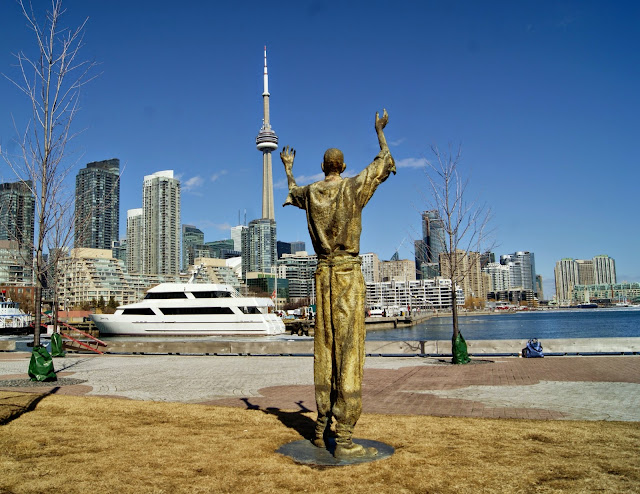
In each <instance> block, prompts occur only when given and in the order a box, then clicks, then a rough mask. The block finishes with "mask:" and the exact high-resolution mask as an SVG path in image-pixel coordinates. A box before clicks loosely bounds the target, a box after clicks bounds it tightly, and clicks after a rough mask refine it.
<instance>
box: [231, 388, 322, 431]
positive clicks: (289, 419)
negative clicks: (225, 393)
mask: <svg viewBox="0 0 640 494" xmlns="http://www.w3.org/2000/svg"><path fill="white" fill-rule="evenodd" d="M242 401H244V403H245V405H246V406H247V410H260V411H261V412H262V413H266V414H267V415H274V416H275V417H277V418H278V420H279V421H280V422H281V423H282V424H283V425H284V426H286V427H288V428H289V429H293V430H294V431H296V432H297V433H298V434H300V435H301V436H302V437H303V438H304V439H307V440H308V441H312V440H313V438H314V437H315V429H316V422H315V420H313V419H311V418H309V417H307V416H306V415H305V414H306V413H309V412H313V410H310V409H309V408H307V407H306V406H304V405H303V403H304V402H303V401H296V405H298V407H300V410H297V411H294V412H287V411H284V410H280V409H279V408H275V407H267V408H260V407H259V406H258V405H254V404H253V403H251V402H250V401H249V398H242Z"/></svg>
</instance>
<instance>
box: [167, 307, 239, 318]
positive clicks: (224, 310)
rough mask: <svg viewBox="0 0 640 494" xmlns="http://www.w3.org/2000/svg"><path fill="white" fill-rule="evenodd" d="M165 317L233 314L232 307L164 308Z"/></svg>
mask: <svg viewBox="0 0 640 494" xmlns="http://www.w3.org/2000/svg"><path fill="white" fill-rule="evenodd" d="M160 310H161V311H162V313H163V314H164V315H165V316H183V315H190V314H196V315H197V314H233V311H232V310H231V308H230V307H163V308H161V309H160Z"/></svg>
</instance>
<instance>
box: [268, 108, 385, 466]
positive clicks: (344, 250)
mask: <svg viewBox="0 0 640 494" xmlns="http://www.w3.org/2000/svg"><path fill="white" fill-rule="evenodd" d="M388 120H389V116H388V115H387V111H386V110H384V113H383V116H382V118H380V116H379V114H378V113H377V112H376V121H375V128H376V133H377V134H378V141H379V143H380V152H379V153H378V155H377V156H376V158H375V159H374V160H373V163H371V164H370V165H369V166H367V168H365V169H364V170H363V171H362V172H360V174H358V175H357V176H355V177H352V178H342V177H341V176H340V174H341V173H342V172H344V170H345V168H346V165H345V163H344V157H343V154H342V152H341V151H340V150H339V149H328V150H327V151H326V152H325V154H324V161H323V162H322V170H323V171H324V173H325V179H324V180H323V181H320V182H315V183H313V184H310V185H306V186H303V187H299V186H297V185H296V181H295V179H294V178H293V173H292V171H291V170H292V168H293V160H294V158H295V155H296V152H295V150H294V149H289V146H287V147H286V148H284V149H283V151H282V152H281V153H280V158H281V159H282V163H283V164H284V168H285V171H286V173H287V180H288V182H289V195H288V196H287V200H286V201H285V203H284V206H286V205H287V204H293V205H294V206H297V207H299V208H301V209H304V210H306V211H307V224H308V227H309V235H310V236H311V242H312V243H313V247H314V249H315V251H316V254H317V256H318V267H317V269H316V304H317V313H316V327H315V337H314V382H315V394H316V404H317V407H318V420H317V423H316V431H315V439H314V441H313V444H314V445H316V446H317V447H319V448H325V447H326V439H327V438H328V437H329V434H330V432H331V419H332V417H333V418H335V419H336V426H335V442H336V448H335V452H334V456H335V457H336V458H348V457H355V456H365V455H375V454H376V453H377V451H376V450H375V448H364V447H363V446H361V445H359V444H356V443H354V442H353V441H352V436H353V428H354V427H355V425H356V422H357V421H358V419H359V418H360V413H361V411H362V373H363V369H364V339H365V327H364V312H365V307H364V300H365V284H364V278H363V276H362V270H361V268H360V264H361V259H360V257H359V253H360V233H361V232H362V221H361V217H362V209H363V208H364V206H365V205H366V204H367V202H369V199H371V196H373V193H374V192H375V190H376V188H377V187H378V185H380V184H381V183H382V182H384V181H385V180H386V179H387V177H388V176H389V174H390V173H391V172H393V173H394V174H395V173H396V167H395V163H394V161H393V158H392V157H391V153H390V152H389V147H388V146H387V141H386V139H385V136H384V133H383V129H384V127H385V126H386V125H387V122H388Z"/></svg>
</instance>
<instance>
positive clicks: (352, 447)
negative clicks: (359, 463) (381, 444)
mask: <svg viewBox="0 0 640 494" xmlns="http://www.w3.org/2000/svg"><path fill="white" fill-rule="evenodd" d="M377 454H378V450H377V449H376V448H365V447H364V446H362V445H360V444H356V443H353V442H352V443H350V444H343V445H340V444H338V445H336V450H335V452H334V453H333V456H335V457H336V458H359V457H362V456H376V455H377Z"/></svg>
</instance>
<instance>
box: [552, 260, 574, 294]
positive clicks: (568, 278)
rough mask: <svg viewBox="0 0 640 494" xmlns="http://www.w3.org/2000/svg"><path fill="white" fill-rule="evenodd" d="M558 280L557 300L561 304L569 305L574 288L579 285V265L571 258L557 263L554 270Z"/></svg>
mask: <svg viewBox="0 0 640 494" xmlns="http://www.w3.org/2000/svg"><path fill="white" fill-rule="evenodd" d="M554 275H555V279H556V299H557V301H558V303H559V304H568V303H569V301H570V300H571V292H572V291H573V287H574V286H575V285H577V284H579V277H578V264H577V263H576V262H575V260H573V259H570V258H565V259H561V260H559V261H558V262H556V267H555V269H554Z"/></svg>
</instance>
